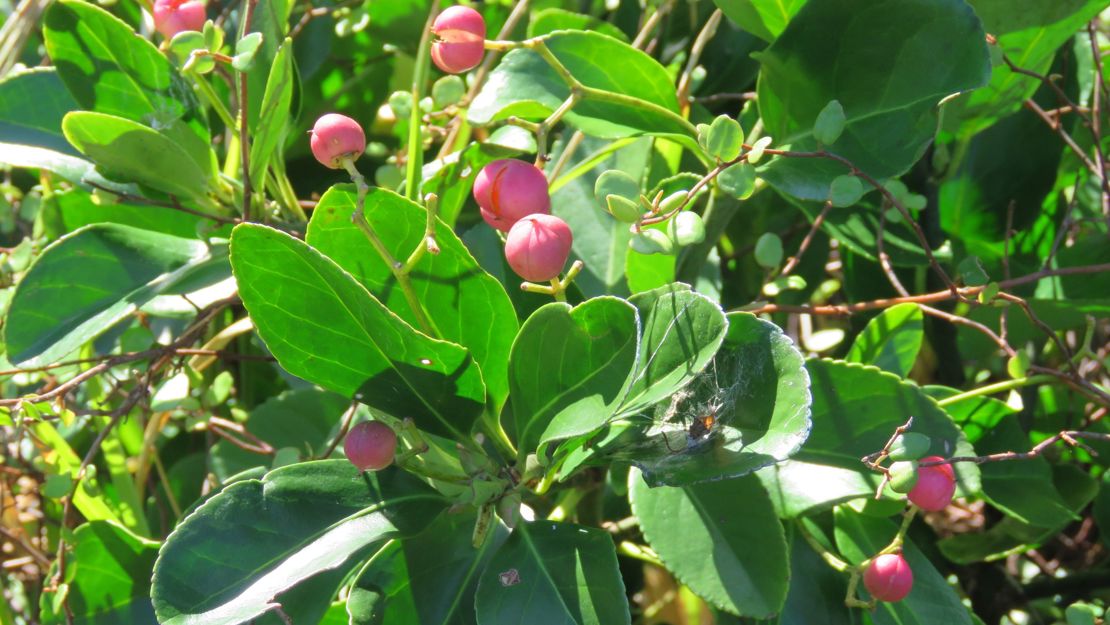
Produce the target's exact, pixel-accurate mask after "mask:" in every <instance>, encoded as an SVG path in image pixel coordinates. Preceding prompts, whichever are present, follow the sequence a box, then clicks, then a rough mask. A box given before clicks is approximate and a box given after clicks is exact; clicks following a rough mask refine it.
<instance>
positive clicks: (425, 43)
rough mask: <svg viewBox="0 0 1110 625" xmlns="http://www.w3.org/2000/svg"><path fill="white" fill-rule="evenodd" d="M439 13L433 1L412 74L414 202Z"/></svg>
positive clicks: (408, 184)
mask: <svg viewBox="0 0 1110 625" xmlns="http://www.w3.org/2000/svg"><path fill="white" fill-rule="evenodd" d="M438 13H439V0H433V1H432V6H431V7H430V8H429V9H428V19H427V20H426V21H425V22H424V31H423V33H422V34H421V35H420V46H419V47H418V48H417V50H416V66H415V67H414V68H413V72H412V111H411V112H410V113H409V140H408V151H407V155H408V158H407V160H406V161H405V197H407V198H408V199H410V200H413V201H419V198H420V188H419V187H420V184H419V183H420V181H419V180H418V178H419V175H420V169H421V167H423V165H424V150H423V149H422V148H421V144H422V137H421V130H422V129H423V125H422V124H421V123H420V122H421V115H422V114H421V112H420V97H421V94H422V93H423V92H424V82H425V81H426V80H427V76H428V62H429V56H430V55H429V50H430V48H431V37H432V22H433V21H434V20H435V18H436V15H437V14H438Z"/></svg>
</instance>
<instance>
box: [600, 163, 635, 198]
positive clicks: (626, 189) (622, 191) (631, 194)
mask: <svg viewBox="0 0 1110 625" xmlns="http://www.w3.org/2000/svg"><path fill="white" fill-rule="evenodd" d="M610 195H615V196H617V197H621V198H624V199H626V200H630V201H636V200H637V199H639V197H640V182H639V181H638V180H636V179H635V178H633V177H632V176H631V175H629V174H628V173H625V172H623V171H621V170H619V169H610V170H609V171H606V172H603V173H602V174H601V175H600V176H598V177H597V181H596V182H594V197H595V198H597V200H598V201H599V202H605V200H606V198H608V197H609V196H610Z"/></svg>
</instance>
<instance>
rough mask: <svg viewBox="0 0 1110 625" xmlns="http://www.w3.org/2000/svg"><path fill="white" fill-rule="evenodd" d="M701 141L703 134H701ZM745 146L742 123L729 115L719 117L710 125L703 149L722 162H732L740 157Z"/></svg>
mask: <svg viewBox="0 0 1110 625" xmlns="http://www.w3.org/2000/svg"><path fill="white" fill-rule="evenodd" d="M698 134H699V137H698V138H699V140H700V139H701V133H700V132H699V133H698ZM743 146H744V131H743V129H741V128H740V123H739V122H737V121H736V120H735V119H732V118H731V117H729V116H728V115H719V116H718V117H717V118H716V119H714V120H713V123H712V124H710V125H709V130H708V131H707V132H706V134H705V144H704V145H703V147H704V148H705V151H706V152H709V155H710V156H712V157H714V158H716V159H717V160H720V161H731V160H732V159H734V158H736V157H737V156H740V150H741V148H743Z"/></svg>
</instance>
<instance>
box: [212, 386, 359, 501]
mask: <svg viewBox="0 0 1110 625" xmlns="http://www.w3.org/2000/svg"><path fill="white" fill-rule="evenodd" d="M349 405H350V402H348V401H347V400H346V399H345V398H344V397H343V396H342V395H339V394H337V393H332V392H330V391H324V390H320V389H317V388H302V389H297V390H293V391H288V392H285V393H282V394H280V395H276V396H274V397H271V398H269V399H267V400H266V401H264V402H262V403H261V404H259V405H258V406H256V407H255V408H254V409H253V410H251V411H250V414H249V415H248V416H247V421H246V423H244V424H243V425H244V426H246V428H247V431H248V432H250V433H251V434H253V435H254V436H257V437H258V438H259V439H261V440H264V441H266V442H267V443H269V444H270V446H271V447H273V448H274V449H282V448H288V447H291V448H293V449H296V450H297V451H299V452H301V453H305V454H317V455H322V454H323V452H324V450H325V449H326V448H327V445H328V443H330V442H331V439H330V438H329V437H330V436H332V435H333V430H334V429H336V426H337V425H338V423H339V420H340V417H342V416H343V413H344V412H345V411H346V410H347V408H348V406H349ZM273 460H274V458H273V456H263V455H259V454H256V453H252V452H249V451H246V450H245V449H241V448H239V447H236V446H235V445H232V444H231V443H229V442H227V441H225V440H222V439H221V440H218V441H217V442H216V444H215V445H213V446H212V448H211V450H210V451H209V455H208V464H209V466H210V468H211V471H212V472H213V473H214V474H215V475H216V478H217V479H219V480H220V482H223V481H225V480H227V479H228V478H229V477H231V476H232V475H235V474H236V473H240V472H242V471H246V470H247V469H250V468H251V467H256V466H263V467H269V466H270V465H271V463H272V462H273Z"/></svg>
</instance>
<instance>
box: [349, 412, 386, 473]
mask: <svg viewBox="0 0 1110 625" xmlns="http://www.w3.org/2000/svg"><path fill="white" fill-rule="evenodd" d="M396 451H397V434H395V433H394V432H393V429H392V428H390V427H389V426H388V425H386V424H384V423H382V422H381V421H363V422H361V423H359V424H357V425H355V426H354V427H353V428H351V431H350V432H347V438H346V439H344V441H343V453H345V454H347V459H348V460H350V461H351V464H353V465H355V466H356V467H358V468H359V469H360V470H362V471H379V470H381V469H384V468H386V467H388V466H389V465H391V464H393V455H394V453H396Z"/></svg>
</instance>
